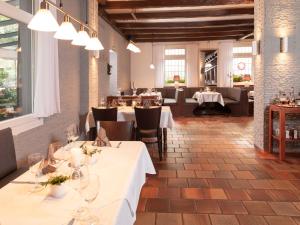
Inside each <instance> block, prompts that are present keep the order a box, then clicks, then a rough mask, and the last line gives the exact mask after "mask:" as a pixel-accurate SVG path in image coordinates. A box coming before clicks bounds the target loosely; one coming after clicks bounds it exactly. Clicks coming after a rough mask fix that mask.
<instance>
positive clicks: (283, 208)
mask: <svg viewBox="0 0 300 225" xmlns="http://www.w3.org/2000/svg"><path fill="white" fill-rule="evenodd" d="M269 205H270V206H271V208H272V209H273V211H274V212H275V213H276V214H277V215H279V216H300V211H299V210H298V209H297V208H296V206H295V205H294V204H293V203H290V202H269Z"/></svg>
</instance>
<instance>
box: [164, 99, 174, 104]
mask: <svg viewBox="0 0 300 225" xmlns="http://www.w3.org/2000/svg"><path fill="white" fill-rule="evenodd" d="M176 103H177V102H176V99H175V98H165V99H164V105H175V104H176Z"/></svg>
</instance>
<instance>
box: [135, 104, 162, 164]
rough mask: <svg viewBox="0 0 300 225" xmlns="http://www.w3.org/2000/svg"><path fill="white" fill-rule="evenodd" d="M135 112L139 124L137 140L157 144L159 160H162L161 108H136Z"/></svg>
mask: <svg viewBox="0 0 300 225" xmlns="http://www.w3.org/2000/svg"><path fill="white" fill-rule="evenodd" d="M134 110H135V117H136V123H137V129H136V132H137V139H138V140H141V141H143V142H144V143H157V144H158V152H159V159H160V160H162V129H161V128H160V117H161V107H150V108H141V107H136V108H134Z"/></svg>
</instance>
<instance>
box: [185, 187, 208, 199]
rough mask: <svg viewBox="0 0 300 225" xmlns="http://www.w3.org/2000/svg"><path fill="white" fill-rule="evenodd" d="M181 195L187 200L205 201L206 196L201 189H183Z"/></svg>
mask: <svg viewBox="0 0 300 225" xmlns="http://www.w3.org/2000/svg"><path fill="white" fill-rule="evenodd" d="M181 194H182V197H183V198H185V199H204V194H203V192H202V189H200V188H182V190H181Z"/></svg>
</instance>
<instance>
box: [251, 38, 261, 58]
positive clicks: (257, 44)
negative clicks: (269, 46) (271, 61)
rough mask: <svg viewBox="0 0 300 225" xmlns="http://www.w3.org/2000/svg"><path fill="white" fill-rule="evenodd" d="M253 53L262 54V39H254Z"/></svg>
mask: <svg viewBox="0 0 300 225" xmlns="http://www.w3.org/2000/svg"><path fill="white" fill-rule="evenodd" d="M252 55H260V41H259V40H258V41H252Z"/></svg>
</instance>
